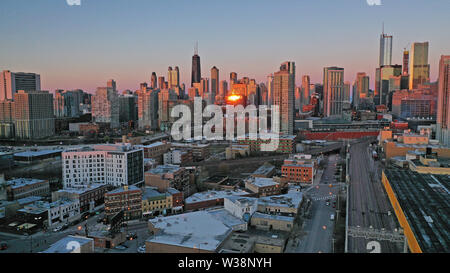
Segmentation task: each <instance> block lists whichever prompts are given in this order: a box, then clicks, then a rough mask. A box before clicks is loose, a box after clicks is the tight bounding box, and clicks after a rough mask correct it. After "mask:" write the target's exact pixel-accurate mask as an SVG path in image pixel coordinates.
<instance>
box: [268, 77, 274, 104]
mask: <svg viewBox="0 0 450 273" xmlns="http://www.w3.org/2000/svg"><path fill="white" fill-rule="evenodd" d="M272 104H273V74H270V75H269V76H267V105H268V106H271V105H272Z"/></svg>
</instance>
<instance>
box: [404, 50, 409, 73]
mask: <svg viewBox="0 0 450 273" xmlns="http://www.w3.org/2000/svg"><path fill="white" fill-rule="evenodd" d="M408 74H409V51H408V50H406V49H405V50H404V51H403V76H407V75H408Z"/></svg>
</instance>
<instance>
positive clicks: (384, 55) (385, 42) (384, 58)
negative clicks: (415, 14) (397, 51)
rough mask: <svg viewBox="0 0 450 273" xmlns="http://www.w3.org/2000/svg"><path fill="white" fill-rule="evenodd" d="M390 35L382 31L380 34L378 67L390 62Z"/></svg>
mask: <svg viewBox="0 0 450 273" xmlns="http://www.w3.org/2000/svg"><path fill="white" fill-rule="evenodd" d="M392 38H393V37H392V35H386V34H385V33H384V29H383V33H382V34H381V36H380V65H379V66H380V67H381V66H384V65H391V64H392Z"/></svg>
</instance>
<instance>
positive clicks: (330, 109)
mask: <svg viewBox="0 0 450 273" xmlns="http://www.w3.org/2000/svg"><path fill="white" fill-rule="evenodd" d="M343 101H344V68H340V67H335V66H333V67H325V68H324V69H323V114H324V116H326V117H329V116H333V115H341V114H342V106H343Z"/></svg>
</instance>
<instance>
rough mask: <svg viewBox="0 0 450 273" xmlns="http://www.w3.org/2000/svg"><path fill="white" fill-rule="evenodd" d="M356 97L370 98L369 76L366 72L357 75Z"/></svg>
mask: <svg viewBox="0 0 450 273" xmlns="http://www.w3.org/2000/svg"><path fill="white" fill-rule="evenodd" d="M356 96H357V98H358V99H361V98H367V97H369V76H367V74H366V73H364V72H359V73H358V74H356Z"/></svg>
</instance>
